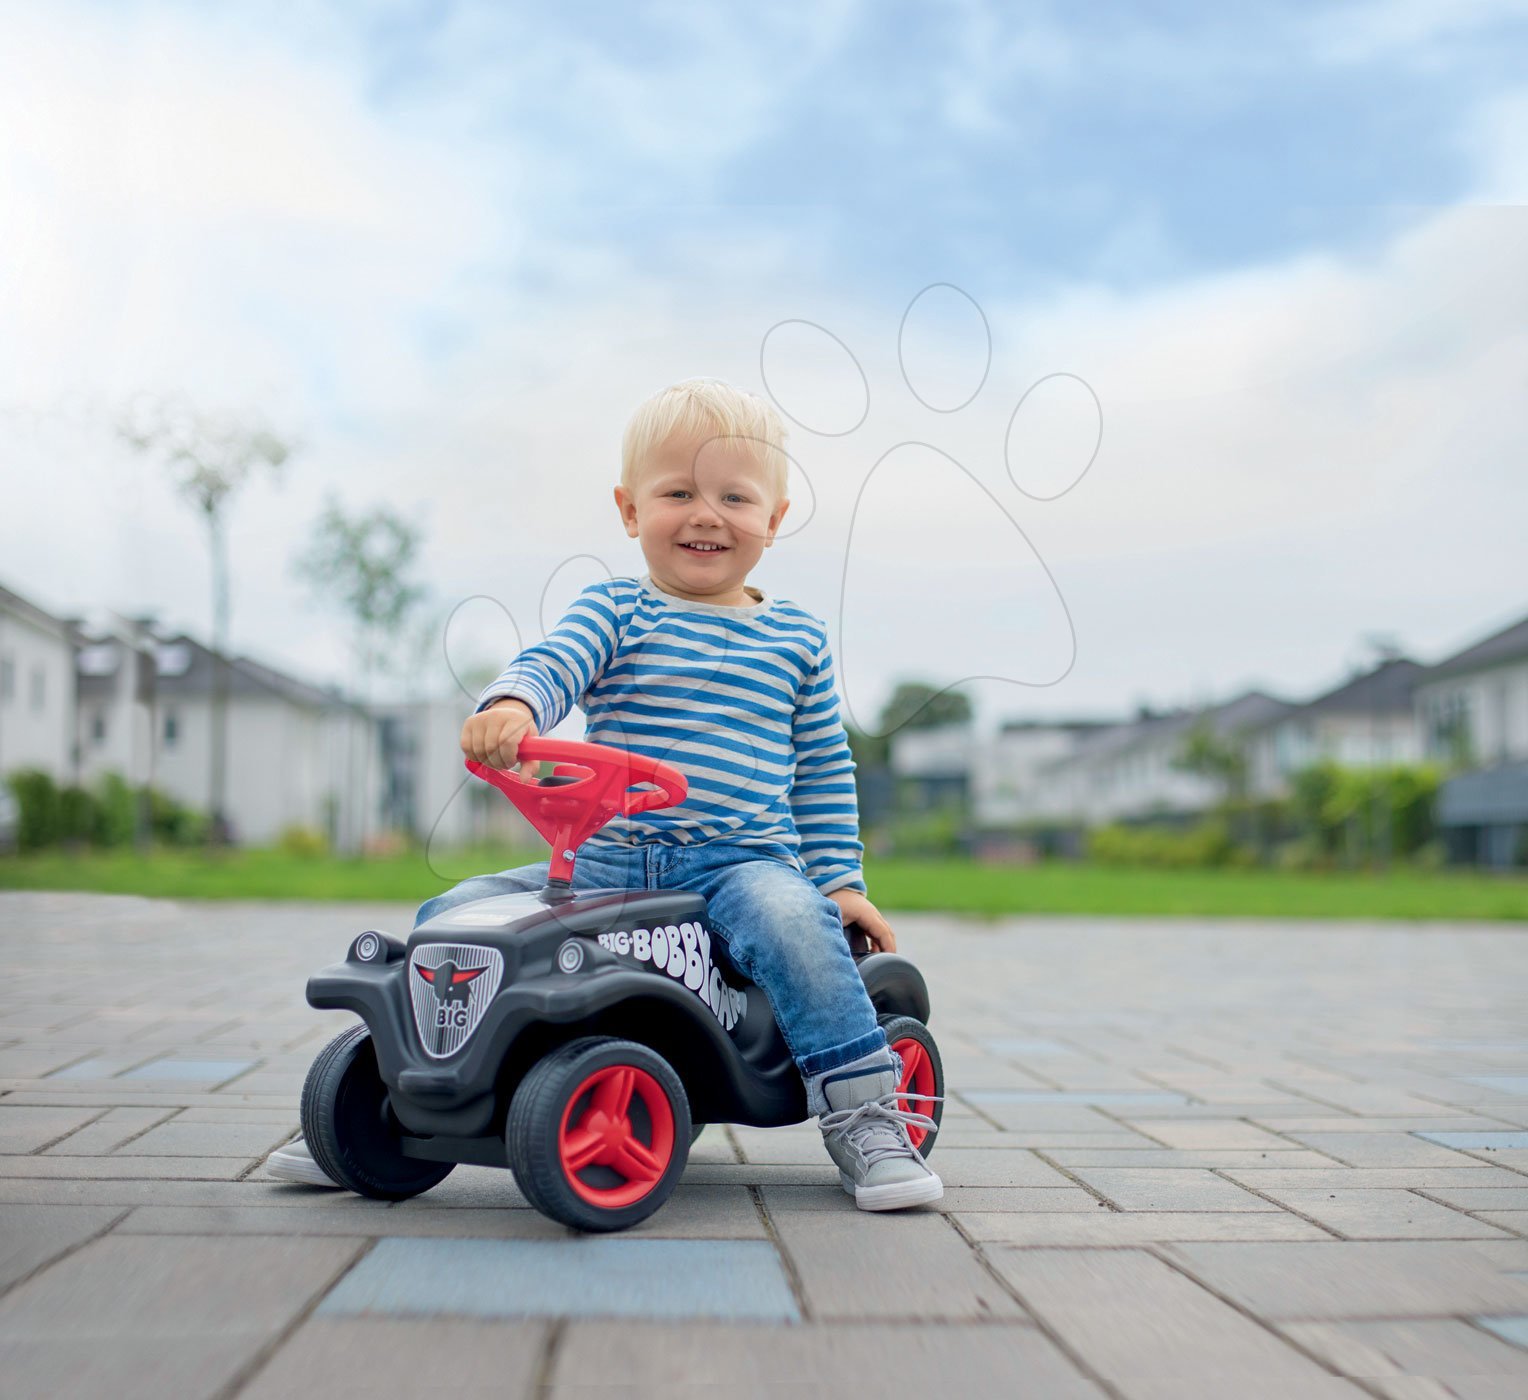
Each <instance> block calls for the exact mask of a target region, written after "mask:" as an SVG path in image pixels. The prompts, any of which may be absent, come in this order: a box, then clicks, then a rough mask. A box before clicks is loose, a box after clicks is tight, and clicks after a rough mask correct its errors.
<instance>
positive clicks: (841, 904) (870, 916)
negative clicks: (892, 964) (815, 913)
mask: <svg viewBox="0 0 1528 1400" xmlns="http://www.w3.org/2000/svg"><path fill="white" fill-rule="evenodd" d="M828 898H829V899H831V900H832V901H833V903H835V904H836V905H838V916H839V918H841V919H842V920H843V921H844V927H845V928H848V927H849V925H850V924H858V925H859V928H860V932H861V933H863V934H864V935H865V937H866V938H868V939H869V940H870V946H871V947H872V948H873V949H875V950H876V951H877V952H880V953H895V952H896V951H897V936H896V934H894V933H893V932H892V931H891V925H890V924H888V923H887V922H886V920H885V919H884V918H883V917H882V916H881V911H880V910H879V909H877V908H876V907H875V905H873V904H872V903H871V902H870V901H869V900H868V899H866V898H865V896H864V895H862V894H861V893H860V892H859V891H858V890H849V889H844V890H834V891H833V892H832V893H831V894H830V895H829V896H828Z"/></svg>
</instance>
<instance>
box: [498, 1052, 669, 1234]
mask: <svg viewBox="0 0 1528 1400" xmlns="http://www.w3.org/2000/svg"><path fill="white" fill-rule="evenodd" d="M506 1135H507V1139H508V1147H509V1160H510V1165H511V1166H512V1167H513V1168H514V1173H515V1180H516V1181H517V1182H518V1183H519V1185H520V1189H521V1190H522V1191H523V1192H524V1193H525V1195H526V1198H527V1199H528V1200H529V1201H530V1203H531V1204H532V1205H533V1206H535V1207H536V1209H537V1210H539V1211H541V1213H542V1214H543V1215H548V1216H550V1217H551V1218H552V1219H553V1220H556V1221H558V1222H560V1223H561V1224H563V1225H568V1226H571V1227H572V1228H573V1229H575V1230H591V1231H593V1230H624V1229H626V1228H627V1227H628V1226H631V1225H635V1224H637V1222H638V1221H641V1220H645V1219H647V1217H648V1216H649V1215H651V1214H652V1213H653V1212H654V1211H655V1210H657V1209H658V1207H659V1206H661V1205H662V1204H663V1203H664V1202H665V1201H666V1200H667V1199H668V1198H669V1196H670V1194H671V1193H672V1192H673V1190H674V1187H675V1186H676V1185H677V1184H678V1181H679V1178H680V1176H681V1174H682V1173H683V1172H684V1165H685V1161H686V1159H687V1158H688V1157H689V1154H690V1105H689V1100H688V1099H687V1098H686V1097H685V1092H684V1086H683V1085H682V1084H681V1083H680V1082H679V1076H678V1075H677V1074H675V1073H674V1071H673V1070H672V1069H671V1068H670V1067H669V1064H668V1061H666V1060H665V1059H664V1058H663V1057H662V1056H661V1055H659V1054H657V1053H656V1052H654V1051H652V1050H649V1049H648V1048H647V1047H646V1046H645V1045H639V1044H638V1043H637V1042H636V1041H633V1040H617V1039H614V1038H608V1037H588V1038H585V1039H581V1040H575V1041H572V1042H570V1043H569V1044H567V1045H564V1046H563V1047H561V1048H560V1049H558V1050H555V1051H553V1052H552V1053H551V1054H550V1055H548V1056H547V1057H546V1058H545V1059H544V1060H542V1061H541V1062H540V1063H539V1064H537V1065H535V1066H534V1067H533V1068H532V1069H531V1070H530V1072H529V1073H528V1074H527V1075H526V1076H525V1078H524V1079H523V1080H521V1081H520V1086H519V1088H518V1089H516V1090H515V1096H514V1098H513V1100H511V1102H510V1106H509V1122H508V1125H507V1132H506Z"/></svg>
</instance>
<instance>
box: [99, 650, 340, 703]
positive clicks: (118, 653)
mask: <svg viewBox="0 0 1528 1400" xmlns="http://www.w3.org/2000/svg"><path fill="white" fill-rule="evenodd" d="M149 640H151V641H152V644H153V647H154V651H155V658H156V662H157V667H156V670H157V675H156V681H155V689H156V692H157V693H158V695H159V696H161V697H163V698H166V699H169V698H172V697H176V696H187V697H189V696H193V695H198V696H199V695H210V694H211V692H212V669H213V657H212V652H211V650H210V649H208V648H207V647H205V646H203V645H202V644H201V643H200V642H198V641H197V640H196V639H195V638H193V637H188V636H186V635H185V633H177V634H176V635H174V636H171V637H153V638H151V639H149ZM125 645H126V644H125V643H124V642H121V641H118V640H115V639H112V640H107V641H100V642H97V641H92V642H91V643H90V644H89V645H87V646H86V647H84V648H83V649H82V650H81V651H80V653H79V656H78V658H77V669H78V672H79V679H78V684H79V693H80V698H81V699H91V698H96V697H99V696H104V695H108V694H110V693H112V692H113V690H114V688H115V685H116V681H115V676H116V673H117V671H118V670H119V669H120V667H121V664H122V656H123V648H124V647H125ZM228 694H229V695H230V696H233V695H276V696H279V697H280V698H281V699H283V700H286V701H288V702H289V703H291V704H294V705H301V706H304V707H306V708H309V709H323V708H328V707H330V706H333V705H346V704H350V703H351V702H350V701H348V700H346V699H345V698H344V696H343V695H342V693H341V692H340V691H339V689H338V688H337V687H336V688H331V689H327V690H326V689H321V688H320V687H318V686H315V685H310V684H309V683H308V682H307V681H303V680H299V679H298V678H297V677H295V676H289V675H287V674H286V673H285V672H284V671H278V670H276V669H275V667H273V666H266V665H264V664H263V663H261V662H259V661H255V660H254V659H252V658H251V657H248V656H231V657H229V658H228Z"/></svg>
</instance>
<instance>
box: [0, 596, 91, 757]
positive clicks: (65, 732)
mask: <svg viewBox="0 0 1528 1400" xmlns="http://www.w3.org/2000/svg"><path fill="white" fill-rule="evenodd" d="M74 646H75V634H74V628H73V625H72V624H71V623H70V622H68V621H66V620H65V619H63V618H58V617H54V616H53V615H52V614H51V613H48V612H46V611H44V610H43V609H42V608H40V607H38V606H37V605H36V604H34V603H31V602H28V601H27V600H26V599H25V598H23V597H21V595H20V594H17V593H13V592H12V591H11V590H10V589H8V588H4V587H0V775H3V774H6V773H11V772H14V771H15V770H16V769H18V768H40V769H42V770H43V771H44V772H46V773H48V774H49V775H50V776H51V777H52V778H53V780H54V781H55V782H58V783H64V782H66V781H68V778H69V773H70V766H71V750H72V746H73V742H74Z"/></svg>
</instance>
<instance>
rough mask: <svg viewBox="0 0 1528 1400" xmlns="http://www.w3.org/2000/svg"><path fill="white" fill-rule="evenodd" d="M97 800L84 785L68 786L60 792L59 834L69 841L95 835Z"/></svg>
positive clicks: (89, 837)
mask: <svg viewBox="0 0 1528 1400" xmlns="http://www.w3.org/2000/svg"><path fill="white" fill-rule="evenodd" d="M97 820H98V814H97V811H96V800H95V798H94V797H93V796H92V795H91V794H90V793H89V792H88V791H86V789H84V788H82V787H66V788H63V789H62V790H61V791H60V792H59V794H58V835H59V839H60V840H62V841H68V842H74V843H78V842H82V841H89V840H90V839H91V838H92V837H93V836H94V835H95V829H96V822H97Z"/></svg>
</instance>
